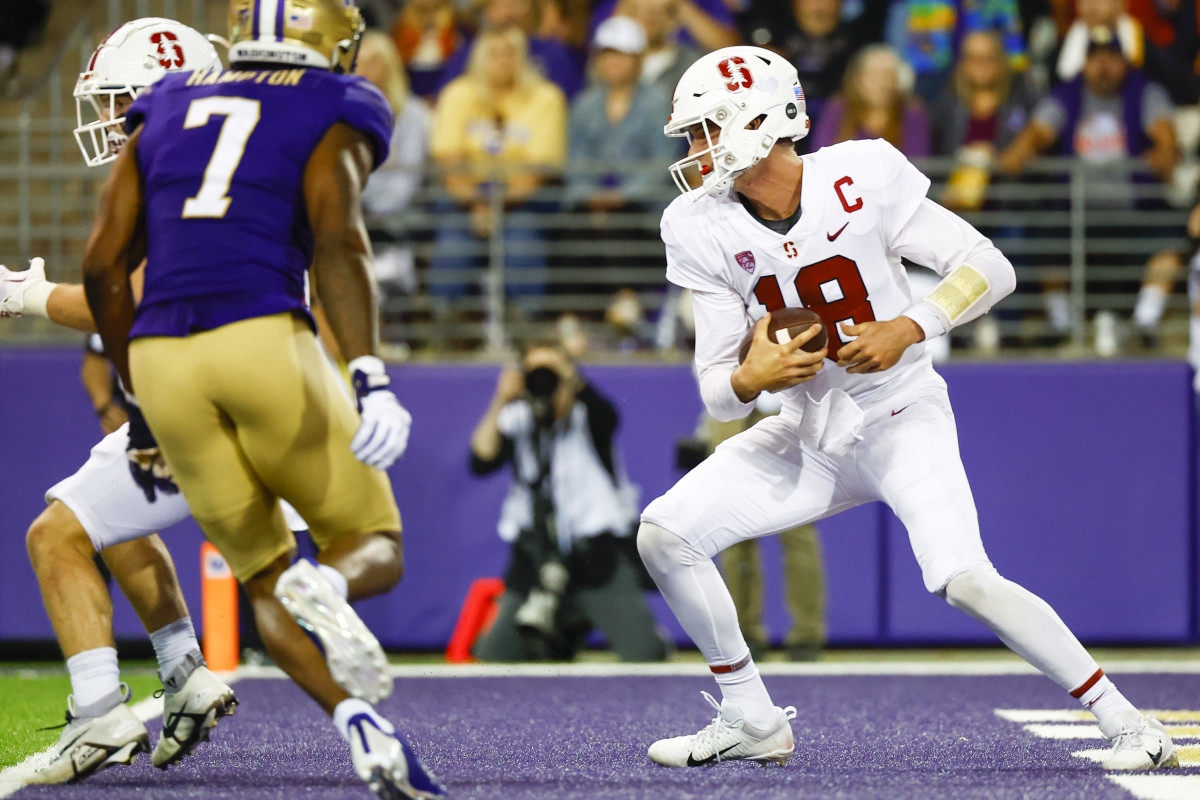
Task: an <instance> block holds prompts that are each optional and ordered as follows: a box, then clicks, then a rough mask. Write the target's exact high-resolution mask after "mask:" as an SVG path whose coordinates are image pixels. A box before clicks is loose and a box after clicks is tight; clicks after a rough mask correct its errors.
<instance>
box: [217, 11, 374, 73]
mask: <svg viewBox="0 0 1200 800" xmlns="http://www.w3.org/2000/svg"><path fill="white" fill-rule="evenodd" d="M364 27H365V26H364V24H363V19H362V14H361V12H359V10H358V6H356V5H355V4H354V2H353V0H230V2H229V41H230V43H231V46H230V48H229V63H230V64H231V65H237V64H239V63H246V62H262V63H269V64H281V65H286V66H294V67H322V68H324V69H330V70H333V71H334V72H340V73H350V72H353V71H354V60H355V59H356V58H357V57H358V44H359V39H360V37H361V36H362V32H363V28H364Z"/></svg>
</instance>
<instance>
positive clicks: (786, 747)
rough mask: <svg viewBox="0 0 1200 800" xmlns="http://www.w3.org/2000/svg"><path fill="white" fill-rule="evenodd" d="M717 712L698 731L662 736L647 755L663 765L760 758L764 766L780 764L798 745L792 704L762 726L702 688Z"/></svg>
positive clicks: (778, 711) (707, 763)
mask: <svg viewBox="0 0 1200 800" xmlns="http://www.w3.org/2000/svg"><path fill="white" fill-rule="evenodd" d="M701 694H703V695H704V699H705V700H707V701H708V704H709V705H710V706H712V707H713V708H714V709H716V711H717V716H716V717H715V718H714V719H713V721H712V722H711V723H710V724H709V726H708V727H707V728H704V729H703V730H702V731H700V732H699V733H694V734H691V735H690V736H676V737H675V738H673V739H659V740H658V741H657V742H655V743H654V744H652V745H650V749H649V751H648V752H647V755H649V756H650V760H651V761H653V762H654V763H655V764H661V765H663V766H664V767H707V766H711V765H713V764H718V763H720V762H722V761H737V760H748V761H757V762H759V763H760V764H762V765H763V766H764V767H765V766H767V764H768V763H769V762H772V761H774V762H775V763H777V764H779V766H781V767H782V766H784V765H785V764H787V760H788V758H789V757H791V755H792V751H794V750H795V749H796V745H795V740H794V739H793V738H792V725H791V722H790V720H792V719H793V718H794V717H795V716H796V709H795V708H794V707H793V706H788V707H787V708H778V707H777V708H776V709H775V723H774V724H773V725H772V726H771V727H770V728H766V729H763V730H759V729H758V728H755V727H753V726H751V725H750V724H749V723H748V722H746V720H745V717H743V716H742V711H741V709H740V708H738V707H737V706H733V705H730V704H729V703H721V704H719V705H718V703H717V701H716V700H714V699H713V696H712V695H711V694H709V693H708V692H701Z"/></svg>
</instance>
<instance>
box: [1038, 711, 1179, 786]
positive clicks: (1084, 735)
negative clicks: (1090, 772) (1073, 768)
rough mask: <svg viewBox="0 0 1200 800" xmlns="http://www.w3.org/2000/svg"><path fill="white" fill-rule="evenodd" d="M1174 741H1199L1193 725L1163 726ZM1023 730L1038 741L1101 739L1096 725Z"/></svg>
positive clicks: (1043, 727)
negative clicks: (1038, 739)
mask: <svg viewBox="0 0 1200 800" xmlns="http://www.w3.org/2000/svg"><path fill="white" fill-rule="evenodd" d="M1165 727H1166V729H1167V733H1169V734H1171V739H1173V740H1174V741H1180V740H1190V739H1200V735H1198V734H1197V733H1196V732H1195V730H1194V729H1195V727H1196V726H1194V725H1186V726H1185V725H1172V724H1168V725H1166V726H1165ZM1025 730H1026V731H1027V732H1029V733H1032V734H1033V735H1034V736H1037V737H1038V738H1040V739H1103V738H1104V737H1103V736H1102V735H1101V734H1100V727H1099V726H1098V725H1096V723H1094V722H1093V723H1091V724H1083V725H1026V726H1025ZM1197 797H1200V795H1197Z"/></svg>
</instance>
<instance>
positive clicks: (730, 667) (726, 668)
mask: <svg viewBox="0 0 1200 800" xmlns="http://www.w3.org/2000/svg"><path fill="white" fill-rule="evenodd" d="M749 663H750V656H746V657H745V658H743V659H742V660H741V661H738V662H736V663H734V664H718V665H717V666H715V667H714V666H713V665H712V664H709V665H708V668H709V669H710V670H712V671H713V672H715V673H716V674H718V675H724V674H725V673H727V672H737V671H738V670H739V669H741V668H742V667H744V666H746V665H747V664H749Z"/></svg>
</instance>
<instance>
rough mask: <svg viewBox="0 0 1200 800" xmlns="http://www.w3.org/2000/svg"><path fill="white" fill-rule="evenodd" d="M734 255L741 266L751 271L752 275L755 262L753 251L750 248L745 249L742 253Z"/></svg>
mask: <svg viewBox="0 0 1200 800" xmlns="http://www.w3.org/2000/svg"><path fill="white" fill-rule="evenodd" d="M733 257H734V258H736V259H737V262H738V266H739V267H741V268H742V269H744V270H746V272H749V273H750V274H751V275H753V274H754V267H755V263H754V253H753V252H751V251H750V250H743V251H742V252H740V253H736V254H735V255H734V256H733Z"/></svg>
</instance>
